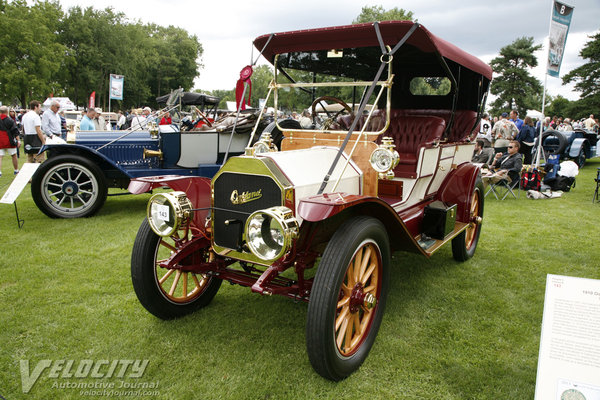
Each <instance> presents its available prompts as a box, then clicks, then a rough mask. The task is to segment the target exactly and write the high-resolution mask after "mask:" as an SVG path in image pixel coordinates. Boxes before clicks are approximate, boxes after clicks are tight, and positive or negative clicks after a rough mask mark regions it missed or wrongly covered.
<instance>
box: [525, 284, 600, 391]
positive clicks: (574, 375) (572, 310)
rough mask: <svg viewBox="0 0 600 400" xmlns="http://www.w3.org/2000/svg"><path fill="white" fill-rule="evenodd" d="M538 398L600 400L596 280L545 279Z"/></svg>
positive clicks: (599, 312) (599, 293) (598, 292)
mask: <svg viewBox="0 0 600 400" xmlns="http://www.w3.org/2000/svg"><path fill="white" fill-rule="evenodd" d="M535 399H536V400H549V399H552V400H569V399H582V400H583V399H585V400H600V280H596V279H585V278H573V277H569V276H560V275H550V274H549V275H548V277H547V280H546V298H545V300H544V317H543V321H542V335H541V339H540V354H539V359H538V370H537V380H536V387H535Z"/></svg>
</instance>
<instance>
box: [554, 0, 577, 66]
mask: <svg viewBox="0 0 600 400" xmlns="http://www.w3.org/2000/svg"><path fill="white" fill-rule="evenodd" d="M572 16H573V7H571V6H568V5H566V4H563V3H559V2H558V1H555V2H554V6H553V7H552V21H551V22H550V46H549V48H548V74H550V75H552V76H554V77H557V78H558V75H559V73H560V64H561V63H562V59H563V54H564V52H565V44H566V42H567V35H568V34H569V26H570V25H571V17H572Z"/></svg>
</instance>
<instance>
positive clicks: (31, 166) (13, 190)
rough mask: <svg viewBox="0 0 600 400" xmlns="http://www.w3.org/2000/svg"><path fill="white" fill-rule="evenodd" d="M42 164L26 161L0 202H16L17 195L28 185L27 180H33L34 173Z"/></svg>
mask: <svg viewBox="0 0 600 400" xmlns="http://www.w3.org/2000/svg"><path fill="white" fill-rule="evenodd" d="M40 165H41V164H38V163H25V164H23V166H22V167H21V170H20V171H19V173H18V174H17V176H16V177H15V179H13V181H12V183H11V184H10V186H9V187H8V190H7V191H6V193H4V196H2V199H0V203H4V204H12V203H14V202H15V200H16V199H17V197H19V195H20V194H21V192H22V191H23V189H25V186H27V182H29V181H30V180H31V177H32V176H33V173H34V172H35V171H36V170H37V169H38V168H39V166H40Z"/></svg>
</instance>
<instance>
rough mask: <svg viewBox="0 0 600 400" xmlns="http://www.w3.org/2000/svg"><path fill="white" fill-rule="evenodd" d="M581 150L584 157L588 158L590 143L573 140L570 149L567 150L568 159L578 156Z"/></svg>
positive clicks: (589, 155)
mask: <svg viewBox="0 0 600 400" xmlns="http://www.w3.org/2000/svg"><path fill="white" fill-rule="evenodd" d="M581 149H583V151H584V154H585V157H586V158H590V157H591V154H590V143H589V141H588V140H587V139H585V138H577V139H575V140H573V144H572V145H571V149H570V150H569V157H571V158H575V157H577V156H579V152H580V151H581Z"/></svg>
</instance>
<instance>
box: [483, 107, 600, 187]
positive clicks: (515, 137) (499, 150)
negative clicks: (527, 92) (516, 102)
mask: <svg viewBox="0 0 600 400" xmlns="http://www.w3.org/2000/svg"><path fill="white" fill-rule="evenodd" d="M540 125H541V126H540ZM599 126H600V124H599V122H598V119H597V118H594V115H590V116H589V117H588V118H583V119H581V120H575V121H574V120H571V119H570V118H564V119H563V118H562V117H557V116H554V117H552V118H551V117H546V118H544V120H543V122H542V121H536V122H535V123H534V120H533V119H532V118H531V117H529V116H526V117H525V119H520V118H519V112H518V111H517V110H512V111H511V112H510V114H509V113H506V112H504V113H502V114H501V115H500V117H495V118H493V120H490V118H489V116H488V114H484V115H483V117H482V119H481V123H480V125H479V131H478V133H477V134H476V136H475V137H474V138H473V139H474V140H475V151H474V152H473V158H472V162H476V163H482V164H486V165H488V166H489V167H490V170H491V172H490V173H489V174H488V175H487V176H484V182H486V181H489V180H492V181H497V180H500V179H505V178H506V177H507V176H509V177H510V175H513V177H514V176H516V174H518V173H519V172H520V171H521V169H522V168H523V164H529V165H530V164H532V161H533V147H534V144H535V141H536V138H537V137H538V136H539V135H540V131H541V132H544V131H546V130H548V129H554V130H558V131H573V130H574V129H586V130H589V131H595V132H598V128H599Z"/></svg>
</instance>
